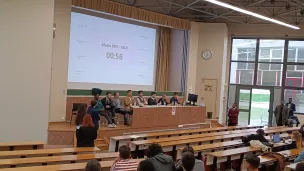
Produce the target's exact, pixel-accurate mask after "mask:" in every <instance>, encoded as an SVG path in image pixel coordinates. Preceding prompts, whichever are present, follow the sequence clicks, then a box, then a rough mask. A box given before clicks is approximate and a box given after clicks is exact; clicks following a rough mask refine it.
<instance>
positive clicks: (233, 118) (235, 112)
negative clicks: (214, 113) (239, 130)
mask: <svg viewBox="0 0 304 171" xmlns="http://www.w3.org/2000/svg"><path fill="white" fill-rule="evenodd" d="M239 112H240V110H239V109H238V107H237V104H236V103H233V105H232V108H230V109H229V110H228V126H236V125H237V124H238V118H239Z"/></svg>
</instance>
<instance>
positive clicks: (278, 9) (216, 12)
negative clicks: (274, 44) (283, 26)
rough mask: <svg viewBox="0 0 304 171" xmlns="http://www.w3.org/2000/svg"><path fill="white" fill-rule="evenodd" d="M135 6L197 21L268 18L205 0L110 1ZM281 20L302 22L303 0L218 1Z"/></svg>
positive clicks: (220, 21)
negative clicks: (256, 16)
mask: <svg viewBox="0 0 304 171" xmlns="http://www.w3.org/2000/svg"><path fill="white" fill-rule="evenodd" d="M112 1H115V2H118V3H122V4H126V5H130V6H134V7H137V8H142V9H146V10H149V11H154V12H157V13H162V14H166V15H170V16H174V17H178V18H183V19H187V20H191V21H197V22H210V23H214V22H215V23H223V22H224V23H240V24H244V23H245V24H265V23H268V22H267V21H263V20H261V19H257V18H255V17H251V16H248V15H244V14H242V13H239V12H236V11H232V10H230V9H227V8H223V7H220V6H217V5H214V4H212V3H209V2H206V1H204V0H112ZM221 1H222V2H226V3H229V4H231V5H235V6H238V7H241V8H243V9H247V10H249V11H252V12H256V13H259V14H261V15H265V16H268V17H271V18H274V19H278V20H280V21H283V22H286V23H290V24H294V25H302V24H304V20H303V16H304V10H303V15H301V10H302V8H303V9H304V0H221Z"/></svg>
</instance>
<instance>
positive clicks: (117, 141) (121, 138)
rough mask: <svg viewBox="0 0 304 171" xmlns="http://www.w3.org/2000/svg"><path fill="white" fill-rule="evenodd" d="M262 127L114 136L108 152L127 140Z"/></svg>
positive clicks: (228, 127) (252, 126) (249, 126)
mask: <svg viewBox="0 0 304 171" xmlns="http://www.w3.org/2000/svg"><path fill="white" fill-rule="evenodd" d="M263 127H264V125H248V126H227V127H216V128H201V129H187V130H176V131H166V132H154V133H147V134H135V135H124V136H115V137H111V138H110V145H109V152H113V151H118V147H119V146H120V145H124V144H127V143H128V142H129V141H134V140H146V139H148V138H162V137H172V136H182V135H191V134H202V133H211V132H222V131H228V130H242V129H254V128H263Z"/></svg>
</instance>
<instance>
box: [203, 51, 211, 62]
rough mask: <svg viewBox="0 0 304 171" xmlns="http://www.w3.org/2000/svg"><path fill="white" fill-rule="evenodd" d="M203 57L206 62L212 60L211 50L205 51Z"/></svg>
mask: <svg viewBox="0 0 304 171" xmlns="http://www.w3.org/2000/svg"><path fill="white" fill-rule="evenodd" d="M202 57H203V58H204V59H206V60H208V59H210V58H211V57H212V52H211V50H204V51H203V53H202Z"/></svg>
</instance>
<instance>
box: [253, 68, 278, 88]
mask: <svg viewBox="0 0 304 171" xmlns="http://www.w3.org/2000/svg"><path fill="white" fill-rule="evenodd" d="M258 69H259V71H258V75H257V85H263V86H280V85H281V82H282V69H283V65H282V64H265V63H259V64H258Z"/></svg>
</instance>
